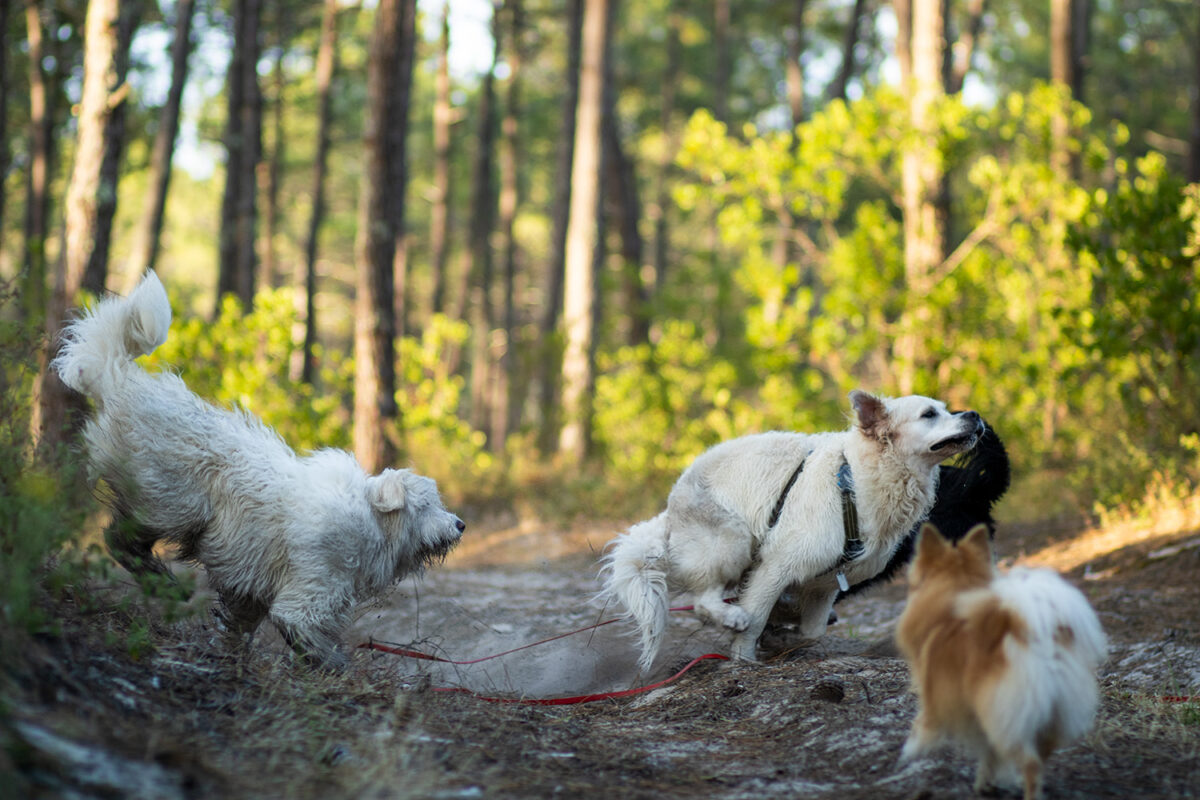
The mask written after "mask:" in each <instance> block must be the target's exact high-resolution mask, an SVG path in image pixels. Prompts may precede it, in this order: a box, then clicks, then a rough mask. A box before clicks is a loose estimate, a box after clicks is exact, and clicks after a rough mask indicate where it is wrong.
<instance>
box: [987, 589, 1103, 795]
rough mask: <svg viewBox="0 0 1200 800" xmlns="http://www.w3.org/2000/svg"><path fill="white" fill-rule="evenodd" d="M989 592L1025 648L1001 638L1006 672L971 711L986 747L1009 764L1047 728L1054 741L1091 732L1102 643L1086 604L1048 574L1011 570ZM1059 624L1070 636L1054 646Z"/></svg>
mask: <svg viewBox="0 0 1200 800" xmlns="http://www.w3.org/2000/svg"><path fill="white" fill-rule="evenodd" d="M990 589H991V591H992V592H993V593H994V594H996V595H998V596H999V597H1000V598H1001V604H1002V606H1003V607H1005V608H1008V609H1009V610H1011V611H1013V612H1014V613H1015V614H1016V615H1017V616H1019V617H1020V618H1022V619H1024V620H1025V623H1026V624H1027V625H1028V628H1029V641H1028V642H1027V643H1022V642H1020V641H1018V640H1017V639H1016V638H1014V637H1013V636H1008V637H1006V638H1005V640H1004V644H1003V647H1004V653H1005V656H1006V657H1007V659H1008V663H1009V668H1008V670H1007V671H1006V672H1005V674H1004V677H1003V678H1001V680H1000V681H999V683H998V684H997V685H996V688H995V691H994V693H993V694H992V696H991V698H990V700H989V701H988V702H987V708H985V709H981V713H980V714H979V721H980V725H981V727H982V728H983V732H984V734H985V735H986V737H987V739H988V741H989V743H990V745H991V748H992V750H993V751H994V752H996V753H997V754H1000V755H1001V756H1003V757H1007V760H1008V761H1009V763H1010V764H1017V763H1022V761H1023V758H1022V757H1023V756H1024V755H1025V750H1026V749H1027V748H1031V747H1032V743H1033V742H1035V741H1036V739H1037V736H1038V734H1039V733H1040V732H1043V731H1047V730H1054V733H1055V739H1056V740H1057V741H1058V742H1059V743H1060V744H1068V743H1070V742H1073V741H1075V740H1076V739H1078V738H1079V737H1081V736H1083V735H1084V734H1085V733H1087V731H1088V729H1089V728H1091V726H1092V720H1093V719H1094V718H1095V716H1096V707H1097V705H1098V703H1099V694H1098V689H1097V686H1096V670H1097V668H1098V667H1099V666H1100V663H1101V662H1102V661H1103V660H1104V657H1105V654H1106V651H1107V642H1106V640H1105V636H1104V632H1103V630H1101V628H1100V621H1099V620H1098V619H1097V618H1096V613H1095V612H1094V611H1093V610H1092V607H1091V606H1090V605H1089V604H1088V602H1087V599H1086V598H1084V596H1083V594H1082V593H1081V592H1080V591H1079V590H1078V589H1076V588H1075V587H1074V586H1072V585H1071V584H1069V583H1067V582H1066V581H1065V580H1063V579H1062V578H1061V577H1059V575H1058V574H1057V573H1055V572H1054V571H1052V570H1048V569H1026V568H1017V569H1013V570H1011V571H1010V572H1008V573H1007V574H1004V575H999V576H997V577H996V578H995V579H994V580H993V581H992V584H991V587H990ZM1063 627H1065V628H1067V629H1069V630H1071V631H1072V632H1073V634H1074V635H1073V638H1072V639H1071V641H1070V642H1067V643H1063V642H1056V641H1055V632H1056V631H1057V630H1059V629H1060V628H1063ZM984 782H985V783H986V776H985V780H984ZM1006 782H1007V783H1013V782H1014V781H1013V780H1012V778H1011V776H1010V777H1009V778H1008V780H1007V781H1006Z"/></svg>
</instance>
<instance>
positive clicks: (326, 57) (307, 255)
mask: <svg viewBox="0 0 1200 800" xmlns="http://www.w3.org/2000/svg"><path fill="white" fill-rule="evenodd" d="M337 21H338V0H325V7H324V11H323V12H322V16H321V40H320V43H319V44H318V45H317V62H316V72H315V75H314V76H313V80H314V82H315V84H316V90H317V148H316V153H315V155H314V156H313V175H312V181H313V182H312V211H311V213H310V215H309V218H308V231H307V233H306V235H305V238H304V261H303V262H302V263H300V264H297V269H296V275H295V279H294V281H293V282H294V284H295V286H296V293H295V303H296V324H295V327H294V328H293V330H292V342H293V343H294V349H293V350H292V360H291V363H290V364H289V368H288V372H289V375H290V376H291V378H292V380H302V381H304V382H305V383H312V382H313V378H314V377H315V372H316V363H315V361H314V356H313V350H314V348H315V346H316V343H317V315H316V302H315V301H316V295H317V248H318V245H319V242H320V234H321V224H322V223H323V222H324V220H325V205H326V203H325V175H326V171H327V169H328V164H329V146H330V127H331V122H332V119H333V104H332V100H333V93H332V89H333V77H334V74H335V73H336V72H337Z"/></svg>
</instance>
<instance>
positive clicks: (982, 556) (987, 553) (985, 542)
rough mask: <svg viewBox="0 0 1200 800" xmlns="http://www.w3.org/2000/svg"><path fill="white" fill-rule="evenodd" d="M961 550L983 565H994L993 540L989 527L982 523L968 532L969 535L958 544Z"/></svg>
mask: <svg viewBox="0 0 1200 800" xmlns="http://www.w3.org/2000/svg"><path fill="white" fill-rule="evenodd" d="M958 547H959V549H960V550H966V551H968V552H969V553H971V554H972V555H973V556H974V557H975V558H976V559H978V560H979V561H980V562H981V563H985V564H988V565H989V566H990V565H991V563H992V539H991V534H990V533H989V532H988V527H987V525H984V524H983V523H982V522H981V523H979V524H978V525H976V526H975V527H973V528H971V530H969V531H967V535H966V536H964V537H963V540H962V541H961V542H959V543H958Z"/></svg>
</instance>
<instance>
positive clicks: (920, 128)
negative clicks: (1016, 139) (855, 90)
mask: <svg viewBox="0 0 1200 800" xmlns="http://www.w3.org/2000/svg"><path fill="white" fill-rule="evenodd" d="M943 19H944V18H943V16H942V3H941V0H915V2H914V3H913V6H912V27H911V31H912V39H911V48H910V53H911V62H910V63H911V68H912V72H911V73H910V74H909V75H907V76H904V77H905V78H906V80H905V81H904V83H905V86H906V91H907V93H908V97H909V109H910V115H911V123H912V127H913V130H914V132H915V134H916V135H915V136H914V137H913V143H912V145H911V146H910V147H909V149H908V150H906V151H905V153H904V154H903V163H902V173H903V175H902V178H903V194H904V198H903V199H904V273H905V281H906V289H907V291H908V293H909V295H910V296H912V297H914V298H917V300H918V302H914V303H912V304H910V305H909V309H908V310H906V312H905V314H904V317H903V318H902V320H901V325H900V335H899V337H898V340H897V343H896V357H897V358H896V362H897V370H898V371H897V375H896V384H897V387H898V389H899V391H900V393H901V394H911V393H912V392H913V391H914V388H915V384H916V375H917V372H918V370H919V369H920V367H921V366H922V365H923V363H924V360H925V352H924V351H925V345H924V341H925V339H926V337H927V336H928V335H929V331H928V329H929V326H930V324H931V320H930V319H929V305H928V303H925V302H924V301H923V298H925V297H927V296H928V295H929V292H930V291H931V290H932V289H933V284H932V280H933V273H934V271H935V269H936V268H937V266H938V265H940V264H941V263H942V261H943V260H944V259H945V248H946V240H945V236H946V231H945V224H944V223H945V220H944V219H943V218H942V217H941V215H939V213H938V192H939V189H940V187H941V185H942V183H941V181H942V173H941V169H940V167H939V160H938V154H937V152H936V151H935V148H936V146H937V145H936V141H937V140H936V135H935V133H936V131H935V127H936V124H937V121H936V119H935V118H934V116H933V107H934V104H935V103H936V102H937V99H938V97H939V96H941V94H942V93H943V90H944V89H943V87H944V78H943V74H942V68H943V56H944V51H945V39H944V38H943V31H944V29H945V28H944V22H943ZM897 49H898V50H899V49H900V45H899V44H898V45H897Z"/></svg>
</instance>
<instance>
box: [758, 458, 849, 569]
mask: <svg viewBox="0 0 1200 800" xmlns="http://www.w3.org/2000/svg"><path fill="white" fill-rule="evenodd" d="M804 458H805V459H807V458H808V456H807V455H806V456H805V457H804ZM803 471H804V459H801V461H800V463H799V464H797V465H796V469H795V471H794V472H792V477H790V478H788V482H787V483H786V484H784V486H783V491H782V492H780V493H779V499H778V500H776V501H775V507H774V508H772V509H771V516H770V518H769V519H768V520H767V528H768V529H770V528H774V527H775V525H776V524H778V522H779V515H780V514H781V513H783V504H784V503H786V502H787V497H788V493H789V492H791V491H792V487H793V486H795V485H796V479H797V478H799V477H800V473H801V472H803ZM837 487H838V491H839V492H841V495H842V530H843V531H844V532H845V537H846V538H845V542H844V544H843V545H842V555H841V556H840V557H839V558H838V561H837V563H836V564H834V565H833V566H832V567H830V569H829V570H826V573H828V572H830V571H832V570H837V582H838V588H840V589H841V590H842V591H843V592H844V591H846V590H847V589H849V588H850V585H849V583H848V582H847V581H846V576H845V574H844V573H843V572H842V569H841V568H842V566H843V565H845V564H848V563H850V562H851V561H853V560H854V559H856V558H858V557H859V556H861V555H862V554H863V552H864V551H865V550H866V549H867V547H866V545H865V544H863V540H862V532H861V531H860V530H859V527H858V506H857V505H855V503H854V476H853V475H852V474H851V472H850V463H849V462H848V461H846V460H845V458H844V457H843V459H842V466H841V467H839V468H838V473H837Z"/></svg>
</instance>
